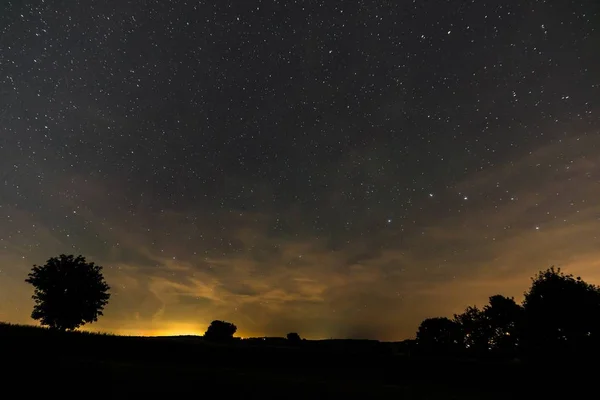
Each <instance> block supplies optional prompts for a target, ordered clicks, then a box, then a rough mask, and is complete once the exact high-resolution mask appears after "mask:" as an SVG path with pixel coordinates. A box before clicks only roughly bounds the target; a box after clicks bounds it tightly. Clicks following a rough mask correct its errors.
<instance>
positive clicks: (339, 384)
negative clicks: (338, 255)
mask: <svg viewBox="0 0 600 400" xmlns="http://www.w3.org/2000/svg"><path fill="white" fill-rule="evenodd" d="M0 351H1V355H2V363H3V365H2V369H3V373H2V376H0V380H1V381H0V382H1V383H2V392H4V393H5V394H6V393H22V394H27V393H29V394H34V393H35V392H37V393H40V392H41V393H44V394H45V395H47V396H54V395H57V394H58V395H60V396H61V397H67V398H69V397H72V396H75V395H76V396H77V397H92V398H106V399H109V398H121V397H124V396H128V395H136V394H145V395H151V394H155V395H156V394H165V395H169V396H172V395H176V394H189V395H193V396H195V397H198V398H200V397H205V396H206V397H216V396H222V397H226V398H230V397H231V398H240V397H241V398H260V399H266V398H281V399H286V398H294V399H301V398H302V399H304V398H305V399H314V398H366V399H373V398H386V399H387V398H394V399H445V400H447V399H514V398H528V399H536V398H542V397H545V398H563V396H566V397H567V398H569V397H571V398H575V397H577V396H578V395H579V394H578V393H588V392H587V388H586V384H587V383H590V382H589V381H588V380H587V378H585V376H584V375H581V374H580V373H579V372H577V373H576V372H575V371H576V370H578V369H582V370H587V372H590V373H594V371H597V370H598V367H597V361H596V360H590V366H589V367H586V368H580V367H581V365H580V364H579V363H575V364H574V363H566V362H556V363H549V362H544V363H536V364H533V363H528V362H514V361H511V362H506V361H504V362H498V361H495V362H486V363H482V362H473V361H467V360H461V361H459V360H443V359H431V358H429V359H425V358H419V357H414V356H413V357H409V356H406V355H399V354H395V352H393V351H392V349H391V347H390V346H389V345H387V344H384V343H377V342H373V343H369V344H368V345H366V346H365V345H364V343H360V342H356V343H353V342H351V341H350V342H328V341H318V342H312V341H304V342H302V343H299V344H298V345H296V346H294V345H286V344H280V345H266V344H260V343H256V342H255V343H251V342H249V341H237V342H236V343H231V344H227V345H218V344H211V343H206V342H205V341H203V340H202V339H201V338H193V337H192V338H190V337H180V338H138V337H121V336H107V335H95V334H85V333H78V332H75V333H70V334H69V333H68V334H58V333H55V332H50V331H47V330H44V329H39V328H32V327H20V326H12V325H4V324H0ZM590 368H591V370H590ZM586 375H587V374H586ZM592 383H593V382H592ZM14 390H17V391H16V392H14ZM596 390H597V389H595V390H594V389H592V392H590V393H593V392H596ZM596 393H597V392H596Z"/></svg>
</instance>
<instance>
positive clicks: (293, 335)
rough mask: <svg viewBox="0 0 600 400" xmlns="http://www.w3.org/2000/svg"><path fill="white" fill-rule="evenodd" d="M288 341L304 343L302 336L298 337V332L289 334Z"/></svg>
mask: <svg viewBox="0 0 600 400" xmlns="http://www.w3.org/2000/svg"><path fill="white" fill-rule="evenodd" d="M287 340H289V341H290V342H292V343H299V342H301V341H302V339H301V338H300V335H298V334H297V333H296V332H290V333H288V334H287Z"/></svg>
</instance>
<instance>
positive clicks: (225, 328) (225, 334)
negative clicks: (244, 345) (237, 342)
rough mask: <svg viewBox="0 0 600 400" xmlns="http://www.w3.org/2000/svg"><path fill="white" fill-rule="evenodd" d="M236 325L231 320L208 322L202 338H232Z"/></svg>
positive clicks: (220, 339) (225, 339) (218, 339)
mask: <svg viewBox="0 0 600 400" xmlns="http://www.w3.org/2000/svg"><path fill="white" fill-rule="evenodd" d="M236 331H237V327H236V326H235V325H234V324H232V323H231V322H225V321H213V322H211V323H210V325H209V327H208V329H207V330H206V333H204V338H205V339H207V340H211V341H215V342H220V341H227V340H231V339H233V335H234V334H235V332H236Z"/></svg>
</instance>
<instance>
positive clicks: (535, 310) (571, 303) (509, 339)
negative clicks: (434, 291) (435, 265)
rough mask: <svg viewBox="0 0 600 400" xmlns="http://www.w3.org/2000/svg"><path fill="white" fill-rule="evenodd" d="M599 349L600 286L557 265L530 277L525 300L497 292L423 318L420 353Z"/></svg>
mask: <svg viewBox="0 0 600 400" xmlns="http://www.w3.org/2000/svg"><path fill="white" fill-rule="evenodd" d="M599 350H600V288H599V287H598V286H595V285H592V284H589V283H587V282H585V281H583V280H582V279H581V278H579V277H577V278H576V277H574V276H573V275H567V274H564V273H563V272H561V270H560V269H555V268H554V267H552V268H549V269H547V270H545V271H541V272H539V273H538V274H537V275H536V276H534V277H533V278H532V284H531V287H530V288H529V290H527V292H525V297H524V300H523V302H522V304H518V303H517V302H515V300H514V299H513V298H509V297H505V296H502V295H495V296H492V297H490V298H489V303H488V304H486V305H485V306H483V308H478V307H476V306H470V307H467V308H466V310H465V311H464V312H463V313H462V314H455V315H454V316H453V318H447V317H438V318H427V319H425V320H424V321H423V322H422V323H421V325H420V326H419V329H418V331H417V339H416V347H415V351H416V352H418V353H420V354H428V355H446V356H459V357H460V356H466V357H474V358H492V357H501V358H519V357H535V358H539V357H557V356H585V355H586V354H598V352H599Z"/></svg>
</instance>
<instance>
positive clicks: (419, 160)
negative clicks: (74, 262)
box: [0, 0, 600, 340]
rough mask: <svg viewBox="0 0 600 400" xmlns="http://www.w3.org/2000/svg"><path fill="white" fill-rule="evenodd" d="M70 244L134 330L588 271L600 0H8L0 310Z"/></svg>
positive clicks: (8, 309) (454, 293)
mask: <svg viewBox="0 0 600 400" xmlns="http://www.w3.org/2000/svg"><path fill="white" fill-rule="evenodd" d="M23 3H29V4H23ZM60 253H66V254H71V253H73V254H83V255H84V256H86V257H87V258H88V260H89V261H95V262H97V263H99V264H100V265H103V266H104V268H105V270H104V273H105V277H106V279H107V281H108V283H109V284H110V285H111V287H112V290H111V291H112V293H113V296H112V298H111V301H110V303H109V305H108V306H107V308H106V310H105V316H104V317H101V318H100V320H99V322H98V323H96V324H92V325H89V329H93V330H102V331H110V332H114V333H121V334H144V335H153V334H187V333H202V332H203V331H204V330H205V329H206V327H207V325H208V324H209V323H210V321H212V320H214V319H224V320H228V321H231V322H234V323H235V324H236V325H237V326H238V333H239V335H241V336H264V335H268V336H284V335H285V334H286V333H287V332H290V331H297V332H299V333H300V335H301V336H303V337H308V338H328V337H341V338H346V337H351V338H375V339H384V340H394V339H403V338H407V337H411V336H414V334H415V332H416V329H417V326H418V324H419V323H420V321H421V320H423V319H424V318H427V317H432V316H451V315H452V313H454V312H459V311H461V310H463V309H464V308H465V307H466V306H467V305H473V304H478V305H483V303H484V302H485V301H486V299H487V297H489V296H490V295H493V294H497V293H501V294H504V295H508V296H515V298H516V299H517V300H521V299H522V294H523V291H524V290H526V288H527V287H528V286H529V284H530V280H529V278H530V277H531V276H532V275H533V274H534V273H535V272H537V271H539V270H541V269H545V268H547V267H549V266H551V265H556V266H559V267H562V268H563V270H565V271H566V272H572V273H574V274H577V275H581V276H582V277H583V278H584V279H586V280H587V281H589V282H592V283H600V3H599V2H598V1H597V0H587V1H585V0H582V1H566V0H562V1H560V0H556V1H552V0H548V1H519V2H516V1H514V2H504V1H479V0H477V1H400V0H398V1H367V0H364V1H339V0H327V1H293V2H292V1H283V0H281V1H275V0H272V1H267V0H265V1H242V0H238V1H231V0H230V1H175V0H172V1H165V0H160V1H159V0H145V1H134V0H130V1H125V0H118V1H110V0H98V1H91V0H86V1H70V0H63V1H49V0H47V1H30V2H23V1H17V0H14V1H2V5H1V6H0V320H3V321H8V322H14V323H33V321H32V320H31V319H30V313H31V309H32V305H33V302H32V300H31V298H30V297H31V294H32V288H31V287H30V286H29V285H27V284H26V283H25V282H24V279H25V278H26V276H27V273H28V272H29V269H30V268H31V266H32V265H33V264H43V263H44V262H45V261H46V260H47V259H48V258H49V257H52V256H57V255H58V254H60Z"/></svg>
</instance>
